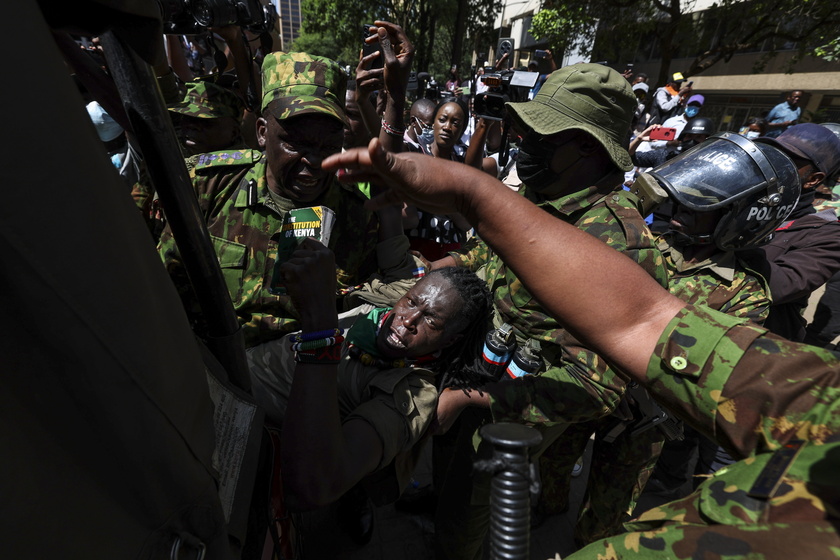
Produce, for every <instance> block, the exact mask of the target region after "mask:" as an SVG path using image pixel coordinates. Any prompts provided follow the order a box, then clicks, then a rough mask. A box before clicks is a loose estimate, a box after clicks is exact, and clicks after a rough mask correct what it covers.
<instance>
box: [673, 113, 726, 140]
mask: <svg viewBox="0 0 840 560" xmlns="http://www.w3.org/2000/svg"><path fill="white" fill-rule="evenodd" d="M715 132H717V128H716V127H715V123H714V122H713V121H712V119H708V118H706V117H696V118H693V119H691V120H690V121H688V122H687V123H686V125H685V128H683V129H682V132H681V133H680V137H681V138H682V137H683V136H685V135H687V134H705V135H706V136H711V135H712V134H714V133H715Z"/></svg>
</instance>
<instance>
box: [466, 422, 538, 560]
mask: <svg viewBox="0 0 840 560" xmlns="http://www.w3.org/2000/svg"><path fill="white" fill-rule="evenodd" d="M480 434H481V437H482V439H484V440H485V441H487V442H488V443H490V444H492V445H493V457H492V458H491V459H490V460H488V461H477V462H476V464H475V468H476V469H477V470H483V471H489V472H490V473H491V474H492V475H493V479H492V481H491V483H490V559H491V560H528V558H529V554H530V550H529V549H530V539H531V487H532V485H534V484H536V481H535V480H534V479H535V477H534V475H533V470H532V468H531V465H530V463H529V462H528V448H529V447H533V446H535V445H537V444H539V443H540V442H541V441H542V434H540V433H539V432H538V431H537V430H535V429H534V428H530V427H528V426H523V425H522V424H512V423H507V422H502V423H498V424H487V425H486V426H484V427H482V428H481V431H480Z"/></svg>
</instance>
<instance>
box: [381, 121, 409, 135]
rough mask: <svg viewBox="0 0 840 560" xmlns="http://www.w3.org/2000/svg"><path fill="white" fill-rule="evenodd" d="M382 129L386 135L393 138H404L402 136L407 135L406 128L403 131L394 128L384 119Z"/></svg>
mask: <svg viewBox="0 0 840 560" xmlns="http://www.w3.org/2000/svg"><path fill="white" fill-rule="evenodd" d="M382 128H383V129H384V130H385V134H389V135H391V136H400V137H402V135H403V134H405V129H404V128H403V129H399V128H394V127H393V126H391V125H390V124H388V121H386V120H385V119H382Z"/></svg>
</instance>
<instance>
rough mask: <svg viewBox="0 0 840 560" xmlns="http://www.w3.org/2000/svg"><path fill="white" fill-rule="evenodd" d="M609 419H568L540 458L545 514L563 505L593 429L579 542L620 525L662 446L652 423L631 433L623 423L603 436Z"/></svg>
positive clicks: (577, 528)
mask: <svg viewBox="0 0 840 560" xmlns="http://www.w3.org/2000/svg"><path fill="white" fill-rule="evenodd" d="M614 422H615V420H614V419H613V418H612V417H606V418H599V419H597V420H592V421H589V422H581V423H578V424H572V425H571V426H569V427H568V428H567V429H566V431H565V432H564V433H563V437H562V439H560V440H558V441H557V442H555V444H554V445H553V446H551V447H549V448H548V449H547V450H546V452H545V453H544V454H543V456H542V457H541V458H540V477H541V479H542V485H543V491H542V495H541V496H540V505H539V506H538V507H539V510H540V511H541V512H542V513H545V514H547V515H552V514H556V513H560V512H562V511H564V510H565V509H566V508H567V507H568V500H569V488H570V482H571V475H572V469H573V467H574V464H575V461H577V459H578V457H580V456H581V455H582V454H583V452H584V451H585V449H586V444H587V441H588V440H589V437H590V436H591V435H592V433H593V432H595V442H594V446H593V451H592V461H591V467H590V469H589V480H588V482H587V486H586V493H585V494H584V499H583V505H582V506H581V511H580V514H579V516H578V522H577V524H576V526H575V540H576V541H577V543H578V545H579V546H584V545H586V544H588V543H590V542H593V541H595V540H598V539H602V538H606V537H608V536H611V535H615V534H618V533H620V532H622V531H623V528H622V523H623V521H624V520H625V519H626V517H627V516H628V515H629V514H630V513H632V511H633V508H634V507H635V506H636V501H637V500H638V498H639V495H640V494H641V493H642V490H643V489H644V486H645V484H646V483H647V480H648V478H649V477H650V473H651V472H652V471H653V467H654V465H655V464H656V459H657V457H658V456H659V453H660V452H661V450H662V442H663V439H664V438H663V436H662V434H661V433H660V432H659V430H657V429H656V428H652V429H650V430H647V431H645V432H642V433H641V434H639V435H637V436H635V437H634V436H633V435H632V430H630V429H627V430H624V431H623V432H622V433H621V434H619V436H618V437H616V439H615V441H613V442H611V443H607V442H605V441H604V440H603V436H604V434H605V433H606V431H607V430H608V428H609V427H611V426H612V425H613V424H614Z"/></svg>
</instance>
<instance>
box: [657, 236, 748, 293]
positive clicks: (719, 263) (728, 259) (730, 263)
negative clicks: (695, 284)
mask: <svg viewBox="0 0 840 560" xmlns="http://www.w3.org/2000/svg"><path fill="white" fill-rule="evenodd" d="M659 251H660V252H661V253H662V255H663V256H664V257H665V258H666V259H667V260H669V261H670V262H671V264H672V265H673V267H674V269H676V271H677V272H679V273H680V274H685V273H687V272H692V271H695V270H700V269H704V270H710V271H712V272H714V273H715V274H716V275H717V276H718V277H720V278H722V279H724V280H726V281H727V282H732V280H734V279H735V271H736V269H737V267H738V259H737V257H736V256H735V253H734V251H717V252H716V253H713V254H712V256H710V257H709V258H708V259H706V260H705V261H703V262H699V263H692V264H686V262H685V257H684V256H683V254H682V251H681V250H680V248H679V247H678V246H676V245H671V244H669V243H668V241H666V240H665V239H664V238H662V237H660V238H659Z"/></svg>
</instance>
